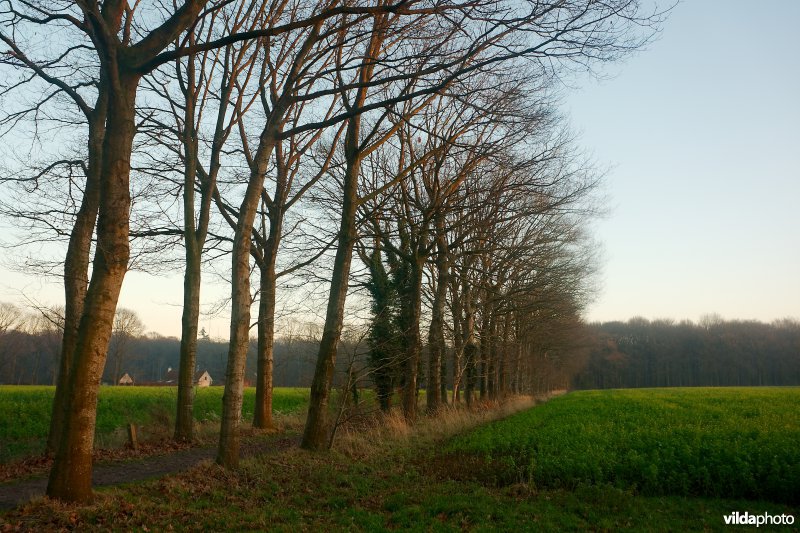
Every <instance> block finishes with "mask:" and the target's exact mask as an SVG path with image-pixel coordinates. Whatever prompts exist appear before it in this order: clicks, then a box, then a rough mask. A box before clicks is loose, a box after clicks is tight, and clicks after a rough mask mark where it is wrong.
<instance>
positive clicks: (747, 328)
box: [572, 317, 800, 389]
mask: <svg viewBox="0 0 800 533" xmlns="http://www.w3.org/2000/svg"><path fill="white" fill-rule="evenodd" d="M591 329H592V332H593V341H592V348H591V350H590V352H589V355H588V359H587V360H586V362H585V364H582V365H581V370H580V372H578V373H577V375H576V376H575V377H574V379H573V382H572V383H573V388H577V389H608V388H631V387H698V386H711V387H720V386H757V385H800V322H797V321H795V320H788V319H787V320H781V321H776V322H773V323H771V324H765V323H762V322H756V321H723V320H720V319H717V318H714V317H710V318H706V319H704V320H701V321H700V323H699V324H695V323H692V322H688V321H687V322H680V323H675V322H671V321H665V320H658V321H652V322H650V321H647V320H645V319H641V318H635V319H632V320H629V321H628V322H606V323H603V324H595V325H592V326H591Z"/></svg>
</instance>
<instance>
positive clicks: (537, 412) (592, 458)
mask: <svg viewBox="0 0 800 533" xmlns="http://www.w3.org/2000/svg"><path fill="white" fill-rule="evenodd" d="M447 452H448V456H449V464H452V465H454V467H458V466H459V465H461V466H463V465H469V469H470V471H462V472H461V474H463V475H465V476H469V475H473V476H476V477H478V478H480V479H484V480H489V481H492V482H494V483H496V484H500V485H504V484H509V483H513V482H527V483H530V485H531V486H533V487H538V488H563V489H569V490H572V489H575V488H576V487H578V486H582V485H593V486H606V485H608V486H613V487H616V488H619V489H622V490H630V491H634V492H637V493H641V494H645V495H680V496H712V497H726V498H750V499H768V500H773V501H781V502H786V503H795V504H797V503H800V389H799V388H734V389H711V388H693V389H640V390H617V391H585V392H575V393H572V394H569V395H567V396H564V397H561V398H558V399H555V400H553V401H551V402H549V403H548V404H547V405H544V406H542V407H541V408H538V409H533V410H530V411H526V412H523V413H519V414H517V415H515V416H512V417H510V418H508V419H506V420H503V421H500V422H496V423H494V424H490V425H487V426H484V427H481V428H479V429H477V430H475V431H472V432H470V433H468V434H466V435H463V436H461V437H459V438H457V439H455V440H454V441H452V442H451V443H449V445H448V446H447ZM798 518H800V517H798Z"/></svg>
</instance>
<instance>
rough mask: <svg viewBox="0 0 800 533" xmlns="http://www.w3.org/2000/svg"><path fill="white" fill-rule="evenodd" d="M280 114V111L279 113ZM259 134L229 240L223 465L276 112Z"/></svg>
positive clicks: (233, 456)
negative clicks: (254, 235) (255, 224)
mask: <svg viewBox="0 0 800 533" xmlns="http://www.w3.org/2000/svg"><path fill="white" fill-rule="evenodd" d="M281 116H282V113H281ZM271 118H272V120H271V121H270V124H268V125H267V127H266V128H265V130H264V132H263V133H262V136H261V141H260V143H259V148H258V152H257V153H256V156H255V159H254V160H255V161H256V163H255V165H256V168H254V169H253V170H252V172H251V176H250V181H249V183H248V185H247V191H246V192H245V196H244V199H242V204H241V206H240V208H239V218H238V221H237V225H236V232H235V236H234V240H233V252H232V268H231V330H230V345H229V348H228V364H227V367H226V369H225V392H224V394H223V396H222V423H221V426H220V434H219V450H218V451H217V463H219V464H220V465H222V466H224V467H226V468H236V467H237V466H238V465H239V444H240V431H239V429H240V425H241V418H242V400H243V397H244V368H245V363H246V361H247V348H248V346H249V333H250V305H251V303H252V301H251V298H250V246H251V245H252V241H251V239H252V232H253V222H254V221H255V216H256V211H257V208H258V201H259V199H260V197H261V189H262V187H263V185H264V176H265V175H266V171H267V164H268V162H269V159H270V157H271V155H272V151H273V149H274V148H275V143H276V142H277V133H278V130H277V128H276V127H275V126H274V124H275V123H276V122H277V121H276V120H275V118H276V116H275V115H273V117H271Z"/></svg>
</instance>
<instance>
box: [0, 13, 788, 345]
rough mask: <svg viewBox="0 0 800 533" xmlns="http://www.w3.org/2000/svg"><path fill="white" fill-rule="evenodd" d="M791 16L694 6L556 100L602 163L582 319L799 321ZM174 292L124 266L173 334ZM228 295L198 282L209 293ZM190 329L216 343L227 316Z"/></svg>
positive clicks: (133, 299)
mask: <svg viewBox="0 0 800 533" xmlns="http://www.w3.org/2000/svg"><path fill="white" fill-rule="evenodd" d="M798 22H800V1H795V0H765V1H762V2H744V1H739V0H737V1H721V0H719V1H712V0H689V1H686V2H684V3H681V4H679V5H678V6H677V7H675V9H674V10H673V12H672V14H671V16H670V18H669V20H668V21H667V23H666V25H665V27H664V31H663V34H662V35H661V38H660V39H659V40H658V41H656V42H654V43H653V44H652V45H650V46H649V48H648V49H647V50H646V51H643V52H641V53H640V54H638V55H637V56H635V57H633V58H631V59H629V60H628V61H626V62H625V63H623V64H614V65H611V66H610V69H611V70H609V71H608V72H607V73H608V74H610V75H613V77H612V79H609V80H605V81H602V82H596V81H594V80H591V79H584V80H580V85H581V86H582V88H581V89H579V90H574V89H565V90H564V91H563V92H564V106H563V110H564V112H565V113H566V114H568V116H569V117H570V121H571V123H572V126H573V128H574V129H575V130H576V131H577V132H579V133H580V140H579V144H580V145H581V146H582V147H584V148H585V149H586V150H587V151H589V152H590V153H591V154H592V155H593V157H594V159H595V161H596V162H597V164H598V166H599V167H609V168H610V170H609V172H608V176H607V180H606V192H607V194H608V197H609V200H610V203H611V205H612V207H613V209H612V212H611V214H610V215H609V217H608V218H607V219H605V220H604V221H601V222H599V223H597V224H596V228H595V234H596V237H597V239H598V240H599V241H600V242H601V243H602V245H603V247H604V256H605V263H604V267H603V274H602V276H601V278H602V291H601V293H600V294H599V296H598V300H597V302H596V303H595V304H593V305H592V306H591V307H590V308H589V309H588V310H587V313H586V317H587V318H588V319H589V320H627V319H628V318H630V317H632V316H636V315H640V316H644V317H647V318H674V319H678V320H680V319H684V318H688V319H691V320H697V319H698V318H699V317H700V316H701V315H703V314H706V313H718V314H720V315H722V316H723V317H726V318H731V319H733V318H741V319H750V318H753V319H759V320H763V321H771V320H773V319H777V318H783V317H787V316H788V317H795V318H800V58H799V57H798V54H800V31H798V30H797V24H798ZM2 278H3V279H2V281H0V300H1V301H16V302H19V303H24V302H23V301H22V300H21V298H20V293H21V292H24V293H26V294H28V295H29V296H30V297H32V298H35V299H37V300H38V301H41V302H43V303H58V301H59V300H60V299H61V294H62V291H61V288H60V286H59V285H58V283H55V282H47V281H45V280H43V279H40V278H34V277H26V276H22V275H20V274H13V273H3V275H2ZM206 279H208V277H207V278H206ZM181 285H182V280H181V276H180V275H174V276H170V277H153V276H147V275H144V274H141V273H135V272H132V273H130V274H129V275H128V277H127V279H126V282H125V286H124V287H123V293H122V297H121V300H120V305H122V306H125V307H130V308H133V309H135V310H137V311H138V312H139V313H140V315H141V316H142V318H143V320H144V322H145V325H146V326H147V328H148V330H152V331H158V332H160V333H163V334H167V335H178V334H179V332H180V313H181V309H180V303H181V289H182V287H181ZM224 294H225V287H224V286H222V285H216V286H214V287H207V288H206V292H205V298H204V300H205V301H206V302H207V303H208V302H211V301H213V300H214V299H216V298H219V297H222V296H224ZM201 326H203V327H205V328H206V329H207V331H208V332H209V333H210V334H211V335H212V336H215V337H227V334H228V323H227V319H226V318H224V317H219V318H214V319H211V318H208V317H203V318H201Z"/></svg>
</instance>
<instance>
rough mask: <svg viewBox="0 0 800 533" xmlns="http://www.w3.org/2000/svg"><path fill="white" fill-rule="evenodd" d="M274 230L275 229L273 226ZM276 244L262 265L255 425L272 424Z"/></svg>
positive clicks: (265, 255) (265, 427)
mask: <svg viewBox="0 0 800 533" xmlns="http://www.w3.org/2000/svg"><path fill="white" fill-rule="evenodd" d="M270 232H272V228H270ZM275 248H276V247H275V246H268V249H267V250H265V251H264V264H263V265H261V266H260V272H261V279H260V289H261V290H260V298H259V303H258V360H257V371H256V406H255V413H254V415H253V427H256V428H261V429H269V428H271V427H272V361H273V349H274V346H275V286H276V279H275V256H276V254H275V253H274V252H275Z"/></svg>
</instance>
